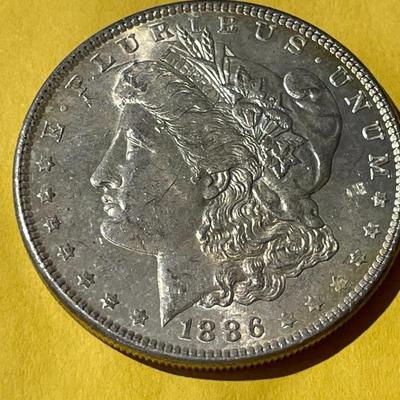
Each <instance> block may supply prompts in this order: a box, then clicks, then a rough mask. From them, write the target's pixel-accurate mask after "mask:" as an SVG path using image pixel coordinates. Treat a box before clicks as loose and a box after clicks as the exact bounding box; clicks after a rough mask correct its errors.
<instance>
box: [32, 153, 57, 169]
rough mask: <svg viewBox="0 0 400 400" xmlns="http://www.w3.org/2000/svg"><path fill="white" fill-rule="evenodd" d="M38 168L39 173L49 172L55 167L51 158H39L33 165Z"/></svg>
mask: <svg viewBox="0 0 400 400" xmlns="http://www.w3.org/2000/svg"><path fill="white" fill-rule="evenodd" d="M35 164H36V165H37V166H38V167H39V172H44V171H46V172H50V171H51V169H52V168H53V167H54V166H55V165H56V164H54V162H53V159H52V158H51V157H43V156H40V160H39V161H36V163H35Z"/></svg>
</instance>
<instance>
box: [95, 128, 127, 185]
mask: <svg viewBox="0 0 400 400" xmlns="http://www.w3.org/2000/svg"><path fill="white" fill-rule="evenodd" d="M123 133H124V129H121V128H120V129H118V131H117V132H116V134H115V136H114V138H113V140H112V142H111V145H110V147H109V148H108V149H107V151H106V153H105V154H104V156H103V158H102V160H101V161H100V163H99V165H98V166H97V168H96V169H95V171H94V172H93V175H92V176H91V177H90V183H91V184H92V186H93V187H95V188H108V189H117V188H119V187H120V186H122V184H123V175H122V164H123V162H124V159H125V148H124V145H125V143H124V138H123Z"/></svg>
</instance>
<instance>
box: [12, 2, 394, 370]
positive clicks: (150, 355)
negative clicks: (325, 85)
mask: <svg viewBox="0 0 400 400" xmlns="http://www.w3.org/2000/svg"><path fill="white" fill-rule="evenodd" d="M192 12H198V13H202V12H229V13H236V14H239V15H249V16H252V17H255V18H258V19H261V20H266V21H269V22H273V23H276V24H279V25H281V26H285V27H287V28H288V29H292V30H293V31H295V32H298V33H300V34H301V35H303V36H305V37H306V38H308V39H311V40H312V41H314V42H316V43H318V44H319V45H320V46H322V47H323V48H324V49H325V50H326V51H327V52H329V53H331V54H333V55H335V56H336V58H338V59H339V60H340V61H341V63H342V64H343V65H345V66H346V67H347V68H348V69H349V70H350V71H351V72H352V73H353V74H354V75H355V77H356V78H357V79H358V80H359V81H360V83H361V84H362V85H363V86H364V88H365V90H366V91H368V93H369V95H370V96H371V98H372V99H373V101H374V103H375V104H376V107H377V109H378V111H379V112H380V114H381V116H382V119H383V121H384V123H385V126H386V129H387V132H388V134H389V139H390V141H391V143H392V148H393V155H394V164H395V169H396V193H395V201H394V207H393V214H392V220H391V222H390V227H389V229H388V232H387V235H386V237H385V241H384V243H383V245H382V248H381V250H380V251H379V254H378V255H377V257H376V260H375V261H374V262H373V264H372V266H371V267H370V269H369V270H368V272H367V273H366V274H365V276H364V278H363V279H362V280H361V281H360V282H359V283H358V285H357V286H356V287H355V289H354V291H352V292H350V293H349V294H348V295H347V296H346V297H345V298H344V300H343V302H341V303H340V304H338V305H337V306H336V307H335V308H333V309H332V310H330V311H329V312H327V313H326V314H325V316H324V317H320V318H319V320H318V321H316V322H314V323H312V324H310V325H308V326H307V327H305V328H303V329H300V330H299V331H297V332H295V333H294V334H291V335H288V336H285V337H280V338H278V339H276V340H270V341H266V342H264V343H263V345H261V344H259V345H256V346H247V347H238V348H237V349H232V350H204V349H201V348H200V349H196V348H189V347H182V346H179V345H175V346H173V345H171V344H168V343H165V342H161V341H158V340H157V339H151V338H149V337H146V336H144V337H143V336H142V335H141V334H138V333H136V332H134V331H132V330H128V329H127V328H124V327H121V326H120V325H119V324H117V323H114V322H113V321H112V320H111V319H109V318H107V317H104V316H102V315H101V313H100V312H98V311H97V310H95V309H92V308H91V307H90V306H89V305H88V304H87V302H86V301H85V300H83V299H82V298H80V297H79V295H78V294H77V293H76V292H75V291H74V290H73V289H71V287H70V286H69V285H68V284H67V283H66V282H65V280H64V279H63V278H62V276H61V274H60V273H59V272H58V271H57V268H56V266H55V265H54V263H53V262H52V260H50V259H49V255H48V254H47V253H46V249H45V248H44V246H43V244H42V243H41V241H40V238H39V235H38V234H37V231H36V228H35V226H34V218H33V217H34V216H33V213H32V211H31V206H30V201H31V198H30V196H31V195H30V193H29V156H30V149H31V145H32V142H31V138H32V135H33V134H34V132H35V130H36V128H37V126H38V121H39V120H40V118H41V116H42V113H43V109H44V107H45V105H46V103H47V101H48V100H49V99H50V98H51V96H52V93H53V91H54V90H55V89H56V88H57V87H58V85H59V83H60V82H61V80H62V79H63V78H64V77H65V76H66V75H67V73H69V71H70V70H71V69H73V67H74V66H75V65H77V64H78V63H79V61H80V60H82V59H83V58H84V57H85V56H87V55H88V54H89V52H90V51H92V50H94V49H96V48H98V47H100V46H102V45H103V44H104V43H106V42H107V41H108V40H110V39H113V38H115V37H116V36H118V35H120V34H121V33H123V32H125V31H126V30H127V29H131V28H133V27H134V26H138V25H142V24H145V23H147V22H149V21H153V20H155V19H161V18H163V17H167V16H171V15H174V14H182V13H192ZM399 154H400V151H399V125H398V122H397V120H396V117H395V113H394V111H393V109H392V105H391V103H390V101H389V99H387V98H386V96H385V95H384V93H383V91H382V89H380V88H379V85H378V84H377V82H376V81H375V80H374V79H373V78H372V77H371V75H370V73H369V72H368V71H367V70H366V68H365V67H363V66H362V64H361V63H360V62H359V61H358V60H357V59H356V58H355V57H354V56H352V55H351V54H350V52H348V51H347V50H346V49H345V48H343V46H341V45H339V44H338V43H337V42H336V41H335V40H333V39H332V38H330V37H329V36H328V35H326V34H324V33H322V32H321V31H319V30H318V29H317V28H315V27H313V26H311V25H310V24H307V23H305V22H303V21H301V20H298V19H297V18H295V17H292V16H290V15H288V14H285V13H282V12H279V11H276V10H273V9H267V8H264V7H262V6H258V5H253V4H244V3H236V2H220V1H216V2H215V1H201V2H193V3H176V4H170V5H165V6H159V7H156V8H153V9H150V10H147V11H143V12H140V13H137V14H135V15H132V16H130V17H127V18H125V19H123V20H121V21H119V22H116V23H115V24H113V25H111V26H110V27H108V28H105V29H104V30H102V31H100V32H99V33H97V34H95V35H94V36H92V37H91V38H90V39H88V40H87V41H85V42H84V43H83V44H81V45H80V46H79V47H78V48H77V49H75V50H74V51H73V52H72V53H71V54H70V55H69V56H68V57H67V58H66V59H65V60H64V61H62V62H61V64H60V65H59V66H58V67H57V68H56V69H55V71H54V72H53V73H52V74H51V76H50V77H49V79H48V80H47V81H46V82H45V84H44V85H43V87H42V88H41V90H40V91H39V93H38V95H37V96H36V98H35V100H34V102H33V104H32V106H31V108H30V110H29V112H28V115H27V117H26V119H25V121H24V124H23V127H22V130H21V134H20V138H19V141H18V146H17V151H16V154H15V164H14V197H15V204H16V212H17V219H18V222H19V225H20V229H21V232H22V234H23V237H24V241H25V244H26V246H27V248H28V250H29V253H30V255H31V257H32V259H33V261H34V264H35V266H36V268H37V269H38V271H39V273H40V276H41V277H42V278H43V279H44V281H45V283H46V285H47V286H48V287H49V288H50V289H51V291H52V292H53V294H55V295H56V298H57V300H59V301H60V302H61V304H62V305H64V306H67V308H68V311H71V312H72V315H73V316H74V317H75V318H77V319H78V321H79V322H80V323H82V324H83V325H84V326H85V327H86V328H88V329H89V330H90V331H92V333H94V334H95V335H96V336H98V337H99V338H100V339H102V340H103V341H105V342H107V343H108V344H110V345H111V346H113V347H115V348H117V349H118V350H121V351H123V352H125V353H128V354H131V355H134V356H135V357H137V358H139V359H144V360H148V361H155V362H156V363H160V364H170V365H176V366H186V367H188V366H189V367H193V368H213V369H219V368H237V367H240V366H243V365H254V364H258V363H262V362H267V361H272V360H275V359H278V358H282V357H284V356H286V355H289V354H292V353H294V352H296V351H298V350H300V349H303V348H305V347H307V346H309V345H311V344H313V343H315V342H316V341H318V340H320V339H321V338H323V337H324V336H326V335H327V334H329V333H331V332H332V331H333V330H334V329H336V328H338V327H339V326H340V325H341V324H343V323H344V322H345V321H346V320H347V319H348V318H350V317H351V315H352V314H353V313H354V311H356V309H358V308H359V307H360V306H361V305H362V304H363V303H364V302H365V301H366V300H367V299H368V298H369V297H370V296H371V294H372V293H373V291H374V290H375V289H376V288H377V286H378V284H379V283H380V282H381V280H382V278H383V276H384V275H385V274H386V273H387V271H388V270H389V266H390V264H391V261H392V260H393V258H394V256H395V252H396V245H397V242H398V240H399V234H400V233H399V232H400V231H399V217H400V215H399V204H400V201H399V197H400V178H399V176H400V162H399V161H400V157H399ZM372 286H374V287H372Z"/></svg>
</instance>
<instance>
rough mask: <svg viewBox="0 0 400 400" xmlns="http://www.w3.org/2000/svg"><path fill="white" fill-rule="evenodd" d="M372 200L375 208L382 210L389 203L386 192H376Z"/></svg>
mask: <svg viewBox="0 0 400 400" xmlns="http://www.w3.org/2000/svg"><path fill="white" fill-rule="evenodd" d="M371 200H372V201H373V203H374V207H381V208H384V207H385V206H386V203H387V202H388V201H389V200H388V198H387V194H386V192H375V194H374V195H373V196H372V197H371Z"/></svg>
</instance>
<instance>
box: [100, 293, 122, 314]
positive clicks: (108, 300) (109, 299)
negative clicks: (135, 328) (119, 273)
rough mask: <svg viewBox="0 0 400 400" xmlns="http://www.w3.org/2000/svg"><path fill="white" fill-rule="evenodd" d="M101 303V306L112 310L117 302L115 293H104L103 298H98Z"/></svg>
mask: <svg viewBox="0 0 400 400" xmlns="http://www.w3.org/2000/svg"><path fill="white" fill-rule="evenodd" d="M100 301H101V302H102V303H103V305H102V308H108V309H110V310H114V308H115V306H116V305H117V304H119V300H118V296H117V295H116V294H110V293H106V294H105V295H104V298H102V299H100Z"/></svg>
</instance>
